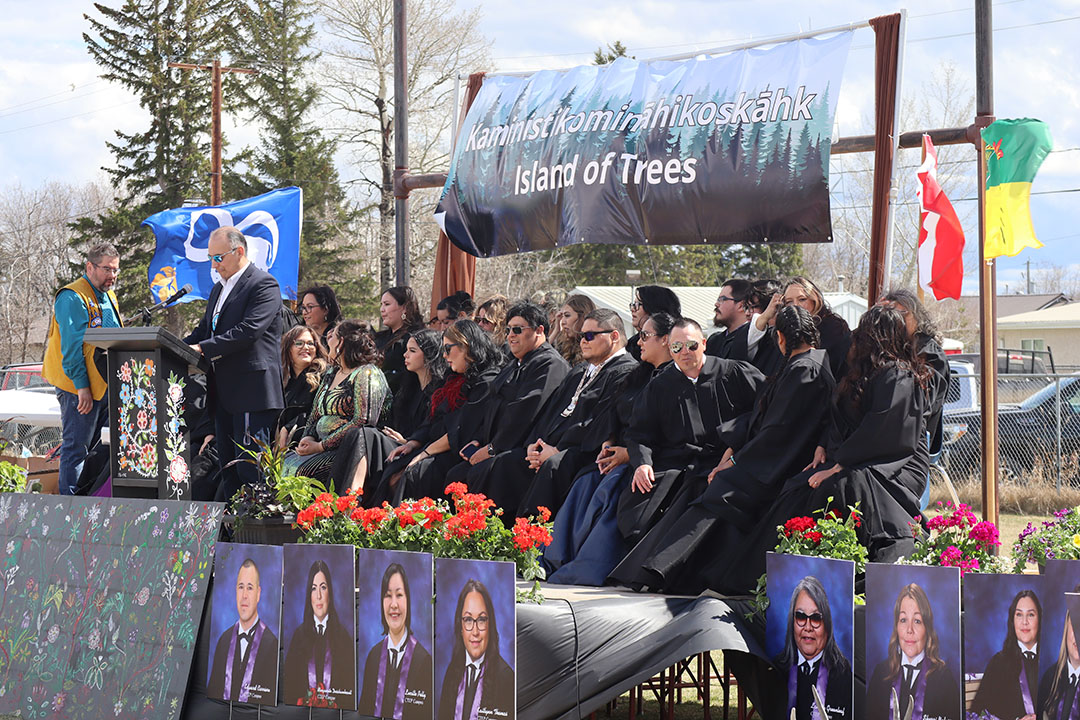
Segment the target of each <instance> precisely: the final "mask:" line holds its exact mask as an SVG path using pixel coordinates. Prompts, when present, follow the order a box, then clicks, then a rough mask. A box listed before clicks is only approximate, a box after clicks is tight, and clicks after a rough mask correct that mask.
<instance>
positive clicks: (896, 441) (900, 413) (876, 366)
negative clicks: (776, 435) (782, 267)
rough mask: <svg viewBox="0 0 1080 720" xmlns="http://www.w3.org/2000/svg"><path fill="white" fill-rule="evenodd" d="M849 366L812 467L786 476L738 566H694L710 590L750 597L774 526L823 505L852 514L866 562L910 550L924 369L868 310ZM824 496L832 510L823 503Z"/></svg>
mask: <svg viewBox="0 0 1080 720" xmlns="http://www.w3.org/2000/svg"><path fill="white" fill-rule="evenodd" d="M848 360H849V365H850V368H849V370H848V374H847V376H845V377H844V378H843V379H842V380H841V381H840V383H839V384H838V386H837V390H836V396H835V397H836V399H835V401H834V403H833V407H832V411H831V416H832V417H831V421H830V423H829V430H828V433H827V437H825V438H823V439H822V443H821V444H820V445H819V446H818V448H817V449H816V450H815V451H814V459H813V461H812V463H811V466H810V467H808V468H807V469H806V470H805V471H803V472H801V473H799V474H797V475H794V476H793V477H791V478H789V479H788V480H787V481H786V482H785V483H784V484H783V486H782V487H781V489H780V492H779V496H778V497H777V498H776V500H775V501H774V502H773V504H772V506H771V507H770V508H769V509H768V510H767V511H766V512H765V513H764V514H763V517H762V520H760V521H759V523H758V525H757V527H756V528H755V529H754V530H753V531H752V532H751V533H750V535H749V537H743V538H740V539H739V541H738V542H739V544H738V547H739V548H740V549H745V548H747V547H749V548H751V550H750V552H748V553H747V552H741V553H739V559H738V562H736V561H735V559H734V558H732V557H728V556H727V555H726V554H725V553H723V552H720V553H717V554H716V557H715V558H714V559H713V560H712V561H710V563H709V566H708V567H705V568H703V569H702V571H701V572H702V574H703V576H704V577H707V578H709V582H710V587H711V588H712V589H713V590H717V591H720V592H727V593H741V592H749V591H752V590H753V588H754V586H755V585H756V583H757V578H758V577H759V576H760V575H761V574H762V573H763V572H765V554H766V553H767V552H768V551H770V550H772V549H773V548H774V547H775V546H776V527H777V526H778V525H783V524H784V523H785V522H787V520H789V519H790V518H792V517H796V516H803V515H811V514H812V513H814V512H815V511H817V510H821V509H822V508H824V507H825V506H826V505H830V507H832V508H835V509H837V510H839V511H840V512H842V513H844V514H845V515H846V514H847V508H848V507H849V506H851V507H855V506H857V507H858V508H859V512H860V513H861V515H862V523H861V525H860V527H859V528H857V530H856V532H857V533H858V535H859V541H860V542H861V543H862V544H863V545H864V546H866V547H867V549H868V552H869V556H870V560H871V561H873V562H892V561H894V560H895V559H896V558H898V557H901V556H905V555H909V554H910V553H911V552H912V551H913V550H914V545H913V541H912V537H911V527H910V523H912V522H914V518H915V516H916V515H919V512H920V511H919V498H920V497H921V495H922V491H923V489H924V488H925V486H926V470H925V468H926V458H927V452H926V441H925V437H924V432H925V430H924V428H925V407H926V389H925V388H926V384H927V382H928V381H929V376H930V373H929V370H927V368H926V366H925V364H924V363H923V362H922V360H921V359H920V358H919V357H918V356H917V355H916V354H915V351H914V348H913V347H912V345H911V342H910V341H909V339H908V337H907V334H906V332H905V328H904V320H903V317H902V316H901V315H900V313H898V312H897V311H896V310H893V309H892V308H887V307H880V306H875V307H872V308H870V309H869V310H868V311H867V312H866V313H865V314H864V315H863V317H862V320H861V321H860V322H859V327H858V329H856V331H855V332H854V333H853V335H852V349H851V353H850V355H849V357H848ZM830 498H831V499H832V500H831V504H830Z"/></svg>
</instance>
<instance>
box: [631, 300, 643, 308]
mask: <svg viewBox="0 0 1080 720" xmlns="http://www.w3.org/2000/svg"><path fill="white" fill-rule="evenodd" d="M640 307H641V301H640V300H635V301H634V302H632V303H630V309H631V310H637V309H638V308H640Z"/></svg>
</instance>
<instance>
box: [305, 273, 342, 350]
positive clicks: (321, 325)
mask: <svg viewBox="0 0 1080 720" xmlns="http://www.w3.org/2000/svg"><path fill="white" fill-rule="evenodd" d="M297 297H298V298H300V314H301V316H302V317H303V319H304V326H305V327H308V328H310V329H311V331H312V332H313V333H314V334H315V338H316V339H317V340H318V341H319V342H320V343H322V346H323V350H326V349H327V345H326V334H327V333H328V332H330V331H331V330H333V329H334V328H335V327H336V326H337V324H338V323H339V322H341V305H340V304H338V299H337V294H335V293H334V289H333V288H332V287H330V286H329V285H312V286H311V287H309V288H307V289H306V290H304V291H303V292H301V293H299V294H298V295H297Z"/></svg>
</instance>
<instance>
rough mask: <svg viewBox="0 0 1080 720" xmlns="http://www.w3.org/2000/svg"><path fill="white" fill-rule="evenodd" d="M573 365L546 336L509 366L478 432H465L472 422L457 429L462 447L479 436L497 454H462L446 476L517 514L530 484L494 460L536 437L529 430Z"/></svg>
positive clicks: (490, 395)
mask: <svg viewBox="0 0 1080 720" xmlns="http://www.w3.org/2000/svg"><path fill="white" fill-rule="evenodd" d="M569 371H570V367H569V366H568V365H567V364H566V360H564V359H563V357H562V355H560V354H559V353H558V351H557V350H555V348H553V347H552V346H551V345H550V344H548V343H546V342H545V343H544V344H543V345H541V346H540V347H538V348H537V349H535V350H533V351H532V352H530V353H528V354H526V355H525V357H523V358H522V359H521V360H520V361H518V362H514V363H511V364H509V365H507V366H506V367H504V368H503V369H502V370H501V371H500V372H499V374H498V376H497V377H496V378H495V380H494V382H493V383H492V384H491V390H490V392H489V393H488V396H487V398H486V399H485V400H484V407H483V412H482V414H481V415H480V416H479V418H477V419H478V420H479V426H478V427H477V428H476V429H475V432H474V433H472V434H471V435H470V436H468V437H466V433H464V430H466V429H471V428H464V427H461V428H459V429H458V436H459V437H458V442H459V443H460V444H459V445H458V446H457V447H458V449H459V450H460V448H461V447H462V446H464V445H466V444H468V443H469V442H470V441H473V440H476V441H478V442H479V444H480V446H481V447H483V446H485V445H489V444H490V445H491V446H493V447H494V448H495V455H496V457H494V458H488V459H487V460H485V461H484V462H481V463H477V464H476V465H471V464H469V462H468V461H466V460H460V461H459V462H458V463H457V465H456V466H455V467H454V468H452V469H451V470H450V471H449V472H448V473H447V474H446V478H445V480H446V482H447V483H451V482H464V483H465V484H466V485H468V487H469V491H470V492H474V493H483V494H484V495H487V497H489V498H490V499H492V500H494V501H495V504H496V506H497V507H501V508H503V509H504V510H505V511H506V513H507V516H508V517H509V516H510V515H512V514H513V513H514V511H515V510H516V509H517V506H518V503H520V502H521V498H522V495H523V493H524V492H525V488H524V487H522V486H521V484H520V483H511V482H505V481H504V478H503V477H502V476H501V475H500V474H499V473H498V472H496V470H497V468H496V464H495V461H496V460H497V458H498V456H499V454H500V453H502V452H505V451H507V450H513V449H515V448H524V447H525V444H526V443H527V442H528V441H529V440H530V439H532V438H531V437H530V431H531V430H532V428H533V425H534V424H535V423H536V421H537V419H538V418H539V417H540V414H541V410H542V409H543V407H544V404H545V403H546V402H547V400H548V398H550V397H551V396H552V394H553V393H555V391H556V389H558V387H559V386H560V384H561V383H562V381H563V379H564V378H565V377H566V375H567V373H568V372H569ZM452 444H453V443H452ZM522 457H524V455H522Z"/></svg>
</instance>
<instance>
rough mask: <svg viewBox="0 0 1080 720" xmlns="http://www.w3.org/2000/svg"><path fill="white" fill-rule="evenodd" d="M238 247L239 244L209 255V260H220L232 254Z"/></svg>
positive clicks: (217, 261)
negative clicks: (228, 249)
mask: <svg viewBox="0 0 1080 720" xmlns="http://www.w3.org/2000/svg"><path fill="white" fill-rule="evenodd" d="M239 249H240V246H239V245H237V246H236V247H234V248H233V249H232V250H230V251H228V252H223V253H221V254H220V255H211V256H210V260H211V262H216V263H219V262H221V261H222V260H224V259H225V256H226V255H232V254H233V253H234V252H236V251H237V250H239Z"/></svg>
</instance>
